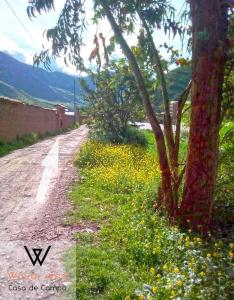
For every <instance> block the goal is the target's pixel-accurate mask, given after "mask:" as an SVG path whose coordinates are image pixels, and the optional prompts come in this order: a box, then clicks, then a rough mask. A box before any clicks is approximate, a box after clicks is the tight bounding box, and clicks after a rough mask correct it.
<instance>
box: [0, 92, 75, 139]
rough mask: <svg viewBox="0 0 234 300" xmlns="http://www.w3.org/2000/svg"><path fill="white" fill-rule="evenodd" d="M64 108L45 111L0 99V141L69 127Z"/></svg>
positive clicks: (15, 101) (37, 107) (69, 121)
mask: <svg viewBox="0 0 234 300" xmlns="http://www.w3.org/2000/svg"><path fill="white" fill-rule="evenodd" d="M73 121H74V118H73V120H72V122H71V120H70V119H69V120H68V119H67V116H65V108H62V107H57V109H47V108H42V107H39V106H35V105H29V104H25V103H22V102H19V101H17V100H12V99H8V98H3V97H0V140H3V141H11V140H13V139H15V138H16V137H17V136H22V135H25V134H29V133H32V132H34V133H41V134H43V133H46V132H54V131H56V130H58V129H60V128H66V127H68V126H70V125H71V124H72V123H73Z"/></svg>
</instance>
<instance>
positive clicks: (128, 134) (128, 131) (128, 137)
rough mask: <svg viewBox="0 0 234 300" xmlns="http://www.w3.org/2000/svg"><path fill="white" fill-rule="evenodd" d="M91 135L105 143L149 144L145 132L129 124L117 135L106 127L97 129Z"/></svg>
mask: <svg viewBox="0 0 234 300" xmlns="http://www.w3.org/2000/svg"><path fill="white" fill-rule="evenodd" d="M91 136H92V138H93V139H95V140H97V141H100V142H104V143H115V144H135V145H137V144H138V145H142V146H146V144H147V139H146V137H145V135H144V133H143V132H142V131H141V130H139V129H137V128H135V127H133V126H127V127H126V128H125V130H123V131H122V133H121V134H119V135H115V134H113V133H112V132H110V131H105V130H104V129H95V130H93V131H92V132H91Z"/></svg>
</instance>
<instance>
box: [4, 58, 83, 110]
mask: <svg viewBox="0 0 234 300" xmlns="http://www.w3.org/2000/svg"><path fill="white" fill-rule="evenodd" d="M74 79H77V78H76V77H74V76H70V75H67V74H64V73H60V72H47V71H45V70H43V69H41V68H34V67H33V66H30V65H27V64H25V63H22V62H19V61H18V60H16V59H15V58H13V57H12V56H10V55H8V54H6V53H4V52H0V95H3V96H7V97H11V98H16V99H19V100H24V101H26V102H29V103H37V104H42V105H46V106H48V105H52V104H53V103H65V104H69V103H72V102H73V86H74ZM76 93H77V98H78V102H79V95H80V86H79V83H78V82H77V84H76Z"/></svg>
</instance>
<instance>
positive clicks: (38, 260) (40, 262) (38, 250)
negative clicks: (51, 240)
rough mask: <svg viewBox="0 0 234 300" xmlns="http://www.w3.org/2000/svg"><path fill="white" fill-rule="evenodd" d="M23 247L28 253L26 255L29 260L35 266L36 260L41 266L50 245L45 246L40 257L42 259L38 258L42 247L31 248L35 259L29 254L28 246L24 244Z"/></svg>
mask: <svg viewBox="0 0 234 300" xmlns="http://www.w3.org/2000/svg"><path fill="white" fill-rule="evenodd" d="M24 248H25V250H26V252H27V254H28V256H29V258H30V260H31V262H32V264H33V265H34V266H35V264H36V263H37V262H38V263H39V264H40V266H42V264H43V262H44V260H45V258H46V256H47V254H48V253H49V251H50V248H51V246H49V247H48V248H47V250H46V252H45V254H44V256H43V257H42V259H40V255H41V252H42V249H40V248H36V249H34V248H33V249H32V250H33V253H34V255H35V259H33V258H32V256H31V254H30V252H29V250H28V248H27V247H26V246H24Z"/></svg>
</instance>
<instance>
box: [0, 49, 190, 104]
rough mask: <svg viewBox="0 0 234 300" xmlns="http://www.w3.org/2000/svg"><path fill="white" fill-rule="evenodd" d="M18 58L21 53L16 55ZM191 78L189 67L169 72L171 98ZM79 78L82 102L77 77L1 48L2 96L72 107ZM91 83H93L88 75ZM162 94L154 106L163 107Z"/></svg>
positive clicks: (0, 84)
mask: <svg viewBox="0 0 234 300" xmlns="http://www.w3.org/2000/svg"><path fill="white" fill-rule="evenodd" d="M16 57H18V58H20V55H19V54H17V56H16ZM190 77H191V68H190V67H187V66H185V67H180V68H176V69H174V70H172V71H170V72H168V74H167V75H166V80H167V84H168V92H169V98H170V100H176V99H177V98H178V97H179V95H180V94H181V93H182V91H183V90H184V88H185V87H186V85H187V84H188V82H189V80H190ZM74 80H76V99H77V104H81V102H82V90H81V87H80V84H79V81H78V77H75V76H71V75H68V74H65V73H61V72H48V71H46V70H44V69H41V68H34V67H33V66H31V65H28V64H25V63H23V62H20V61H18V60H17V59H15V58H14V57H12V56H11V55H9V54H7V53H4V52H1V51H0V95H2V96H5V97H9V98H14V99H18V100H22V101H24V102H27V103H31V104H32V103H34V104H37V105H41V106H46V107H51V106H53V105H54V104H57V103H63V104H65V105H66V106H68V107H69V108H71V109H73V88H74ZM86 80H87V81H88V82H89V84H90V86H92V85H93V84H92V83H91V80H90V79H89V78H88V77H86ZM161 104H162V95H161V91H160V89H159V90H158V91H157V93H156V97H155V101H154V107H155V109H156V110H160V106H161Z"/></svg>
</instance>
